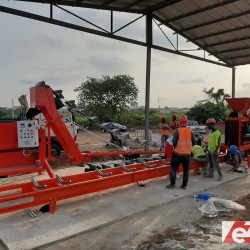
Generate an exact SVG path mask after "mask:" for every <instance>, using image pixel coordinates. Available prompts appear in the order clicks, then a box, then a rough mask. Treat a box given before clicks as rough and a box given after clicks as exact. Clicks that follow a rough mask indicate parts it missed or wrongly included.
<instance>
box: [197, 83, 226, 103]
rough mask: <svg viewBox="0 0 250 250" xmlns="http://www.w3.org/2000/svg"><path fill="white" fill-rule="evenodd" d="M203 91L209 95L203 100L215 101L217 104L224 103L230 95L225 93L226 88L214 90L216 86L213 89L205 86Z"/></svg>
mask: <svg viewBox="0 0 250 250" xmlns="http://www.w3.org/2000/svg"><path fill="white" fill-rule="evenodd" d="M203 93H205V94H206V95H207V99H206V100H204V101H201V102H208V101H209V102H215V103H216V104H223V105H224V102H225V99H226V98H229V97H230V95H229V94H226V93H225V90H224V89H218V90H217V91H215V90H214V87H213V88H211V89H206V88H204V90H203Z"/></svg>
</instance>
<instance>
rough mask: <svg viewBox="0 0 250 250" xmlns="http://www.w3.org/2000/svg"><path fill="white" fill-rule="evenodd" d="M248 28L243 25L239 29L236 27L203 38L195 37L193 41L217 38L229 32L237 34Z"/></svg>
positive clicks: (248, 26)
mask: <svg viewBox="0 0 250 250" xmlns="http://www.w3.org/2000/svg"><path fill="white" fill-rule="evenodd" d="M249 28H250V25H244V26H241V27H236V28H232V29H226V30H223V31H219V32H215V33H210V34H207V35H204V36H197V37H195V38H193V39H194V40H195V41H196V40H200V39H205V38H209V37H213V36H219V35H224V34H227V33H230V32H235V31H236V32H237V31H239V30H244V29H249Z"/></svg>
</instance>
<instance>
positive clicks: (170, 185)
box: [166, 184, 175, 189]
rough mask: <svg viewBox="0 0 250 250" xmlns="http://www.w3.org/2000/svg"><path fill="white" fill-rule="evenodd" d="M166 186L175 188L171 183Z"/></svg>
mask: <svg viewBox="0 0 250 250" xmlns="http://www.w3.org/2000/svg"><path fill="white" fill-rule="evenodd" d="M166 188H170V189H173V188H175V185H172V184H169V185H167V186H166Z"/></svg>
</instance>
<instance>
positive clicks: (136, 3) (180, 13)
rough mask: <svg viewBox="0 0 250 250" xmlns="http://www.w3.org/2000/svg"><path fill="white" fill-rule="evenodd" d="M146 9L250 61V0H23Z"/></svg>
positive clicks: (230, 56) (223, 56)
mask: <svg viewBox="0 0 250 250" xmlns="http://www.w3.org/2000/svg"><path fill="white" fill-rule="evenodd" d="M19 1H25V2H37V3H50V4H58V5H67V6H75V7H84V8H95V9H109V10H114V11H124V12H131V13H143V14H148V15H153V17H154V18H155V19H157V20H159V21H160V22H161V23H163V24H165V25H166V26H168V27H169V28H171V29H173V30H174V31H175V32H176V33H177V34H180V35H182V36H184V37H185V38H187V39H188V40H190V41H191V42H193V43H194V44H196V45H197V46H198V47H199V48H201V49H204V50H206V51H208V52H209V53H210V54H212V55H214V56H215V57H217V58H218V59H219V60H221V61H222V62H225V63H226V64H227V65H231V66H237V65H244V64H249V63H250V0H199V1H198V0H165V1H163V0H92V1H88V0H19Z"/></svg>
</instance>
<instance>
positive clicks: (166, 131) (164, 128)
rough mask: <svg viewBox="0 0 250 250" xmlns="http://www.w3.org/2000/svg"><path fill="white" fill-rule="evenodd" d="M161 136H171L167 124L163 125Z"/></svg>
mask: <svg viewBox="0 0 250 250" xmlns="http://www.w3.org/2000/svg"><path fill="white" fill-rule="evenodd" d="M161 135H169V126H168V125H167V124H165V123H162V124H161Z"/></svg>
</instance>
